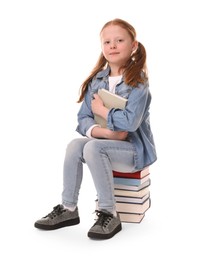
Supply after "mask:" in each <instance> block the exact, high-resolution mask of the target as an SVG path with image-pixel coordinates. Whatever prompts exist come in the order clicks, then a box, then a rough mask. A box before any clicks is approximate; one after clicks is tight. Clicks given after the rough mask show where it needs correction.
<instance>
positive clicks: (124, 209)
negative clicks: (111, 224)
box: [116, 198, 151, 214]
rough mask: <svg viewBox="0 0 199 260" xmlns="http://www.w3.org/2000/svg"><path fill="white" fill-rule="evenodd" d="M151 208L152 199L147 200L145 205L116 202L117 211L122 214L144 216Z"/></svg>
mask: <svg viewBox="0 0 199 260" xmlns="http://www.w3.org/2000/svg"><path fill="white" fill-rule="evenodd" d="M150 206H151V199H150V198H148V199H146V200H145V201H144V202H143V203H132V202H116V210H117V212H121V213H137V214H144V213H145V212H146V211H147V210H148V209H149V208H150Z"/></svg>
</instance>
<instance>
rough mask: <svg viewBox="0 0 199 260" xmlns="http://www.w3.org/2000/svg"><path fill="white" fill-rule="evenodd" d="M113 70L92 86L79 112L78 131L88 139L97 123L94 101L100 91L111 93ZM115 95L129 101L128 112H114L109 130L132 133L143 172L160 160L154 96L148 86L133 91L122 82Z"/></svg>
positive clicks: (137, 166) (136, 158)
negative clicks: (153, 128) (152, 105)
mask: <svg viewBox="0 0 199 260" xmlns="http://www.w3.org/2000/svg"><path fill="white" fill-rule="evenodd" d="M109 71H110V68H109V67H108V68H106V69H105V70H102V71H100V72H99V73H97V75H96V76H95V77H94V78H93V79H92V81H91V82H90V83H89V86H88V89H87V92H86V95H85V98H84V101H83V102H82V105H81V107H80V110H79V112H78V115H77V117H78V126H77V129H76V131H77V132H78V133H80V134H81V135H83V136H86V132H87V130H88V129H89V128H90V127H91V126H92V125H94V124H96V123H95V121H94V115H93V113H92V110H91V100H92V97H93V94H94V93H97V92H98V89H100V88H105V89H107V90H108V89H109V83H108V77H109ZM115 94H118V95H120V96H122V97H125V98H127V99H128V101H127V104H126V107H125V109H124V110H121V109H117V108H112V109H110V111H109V113H108V118H107V127H108V128H109V129H110V130H113V131H128V137H127V141H129V142H131V144H132V148H133V151H134V158H133V160H134V163H135V169H136V170H140V169H143V168H144V167H146V166H149V165H151V164H152V163H154V162H155V161H156V159H157V156H156V149H155V144H154V139H153V134H152V131H151V127H150V114H149V107H150V103H151V94H150V91H149V86H148V82H146V83H144V84H142V83H139V84H138V86H137V87H131V86H128V85H126V84H125V83H124V81H123V80H122V81H121V82H120V83H119V84H118V85H117V86H116V88H115Z"/></svg>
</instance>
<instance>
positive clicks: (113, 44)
mask: <svg viewBox="0 0 199 260" xmlns="http://www.w3.org/2000/svg"><path fill="white" fill-rule="evenodd" d="M116 47H117V45H116V43H115V42H114V41H113V42H111V49H115V48H116Z"/></svg>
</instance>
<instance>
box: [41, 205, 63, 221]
mask: <svg viewBox="0 0 199 260" xmlns="http://www.w3.org/2000/svg"><path fill="white" fill-rule="evenodd" d="M64 211H66V210H65V209H64V208H63V207H62V205H60V204H59V205H57V206H55V207H54V208H53V211H52V212H51V213H49V214H48V215H47V216H45V218H47V217H49V218H51V219H52V218H54V217H56V216H59V215H61V214H62V213H63V212H64Z"/></svg>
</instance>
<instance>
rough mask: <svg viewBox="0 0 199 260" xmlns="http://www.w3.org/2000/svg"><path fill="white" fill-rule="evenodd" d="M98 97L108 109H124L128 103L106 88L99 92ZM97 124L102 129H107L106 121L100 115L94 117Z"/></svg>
mask: <svg viewBox="0 0 199 260" xmlns="http://www.w3.org/2000/svg"><path fill="white" fill-rule="evenodd" d="M98 95H99V97H100V98H101V99H102V101H103V104H104V106H105V107H106V108H108V109H111V108H120V109H124V108H125V106H126V103H127V99H126V98H123V97H121V96H119V95H117V94H114V93H112V92H110V91H108V90H106V89H104V88H102V89H99V90H98ZM94 119H95V122H96V123H97V124H99V125H100V126H101V127H103V128H106V127H107V124H106V120H105V119H104V118H102V117H101V116H99V115H96V114H95V115H94Z"/></svg>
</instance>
